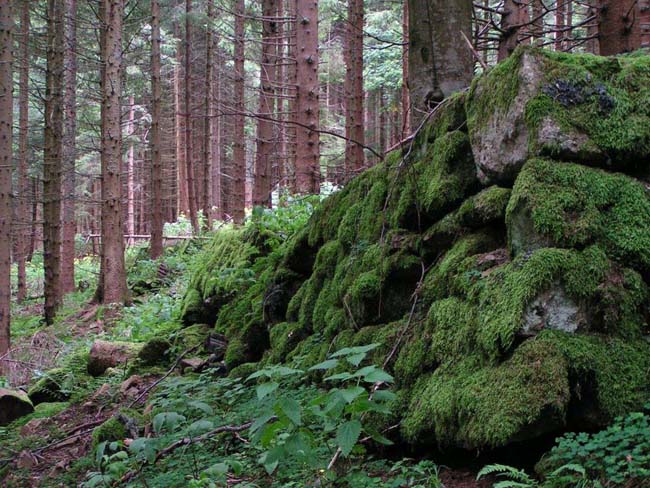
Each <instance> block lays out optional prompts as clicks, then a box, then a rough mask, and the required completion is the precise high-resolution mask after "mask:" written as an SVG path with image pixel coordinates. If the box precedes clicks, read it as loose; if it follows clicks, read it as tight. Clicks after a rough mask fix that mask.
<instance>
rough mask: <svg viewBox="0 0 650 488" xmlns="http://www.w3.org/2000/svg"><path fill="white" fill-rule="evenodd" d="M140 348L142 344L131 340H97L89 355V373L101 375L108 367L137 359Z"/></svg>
mask: <svg viewBox="0 0 650 488" xmlns="http://www.w3.org/2000/svg"><path fill="white" fill-rule="evenodd" d="M140 349H142V345H141V344H133V343H131V342H107V341H101V340H98V341H95V342H94V343H93V346H92V347H91V348H90V355H89V356H88V373H89V374H90V375H92V376H101V375H102V374H104V372H105V371H106V370H107V369H108V368H114V367H116V366H120V365H124V364H126V363H128V362H129V361H131V360H133V359H135V358H136V357H137V355H138V353H139V352H140Z"/></svg>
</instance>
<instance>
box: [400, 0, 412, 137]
mask: <svg viewBox="0 0 650 488" xmlns="http://www.w3.org/2000/svg"><path fill="white" fill-rule="evenodd" d="M403 16H404V18H403V19H402V131H401V139H402V140H404V139H406V137H407V136H408V135H409V134H410V133H411V93H410V90H409V58H410V54H409V44H410V41H409V38H410V36H409V22H410V21H409V16H410V13H409V2H408V0H405V1H404V11H403Z"/></svg>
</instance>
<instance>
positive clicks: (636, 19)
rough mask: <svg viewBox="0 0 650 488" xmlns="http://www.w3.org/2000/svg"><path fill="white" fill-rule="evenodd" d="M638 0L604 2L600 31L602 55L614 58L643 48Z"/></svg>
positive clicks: (601, 11) (602, 3) (602, 2)
mask: <svg viewBox="0 0 650 488" xmlns="http://www.w3.org/2000/svg"><path fill="white" fill-rule="evenodd" d="M640 16H641V12H640V8H639V2H638V0H602V1H601V6H600V18H599V22H598V25H599V31H600V54H601V55H603V56H612V55H615V54H620V53H625V52H630V51H634V50H635V49H639V48H640V47H641V22H640Z"/></svg>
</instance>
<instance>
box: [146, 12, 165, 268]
mask: <svg viewBox="0 0 650 488" xmlns="http://www.w3.org/2000/svg"><path fill="white" fill-rule="evenodd" d="M161 109H162V94H161V88H160V4H159V3H158V0H151V139H150V140H151V147H150V151H151V241H150V243H149V256H150V257H151V259H157V258H159V257H160V256H162V253H163V214H162V158H161V153H160V118H161Z"/></svg>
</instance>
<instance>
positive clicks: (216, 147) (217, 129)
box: [210, 41, 224, 220]
mask: <svg viewBox="0 0 650 488" xmlns="http://www.w3.org/2000/svg"><path fill="white" fill-rule="evenodd" d="M214 45H215V52H214V55H215V61H216V63H215V66H214V77H215V79H214V81H213V83H212V86H213V93H212V111H213V116H211V117H210V120H211V121H212V124H213V125H212V130H213V135H212V205H213V206H214V207H215V210H214V212H213V218H215V219H217V220H222V219H223V198H222V184H221V172H222V166H221V155H222V152H224V151H223V148H222V141H223V139H222V128H223V120H222V118H221V117H215V116H214V115H216V112H217V107H220V106H221V98H222V96H221V93H222V84H223V74H222V67H223V66H222V59H223V57H222V56H221V54H220V51H219V49H218V46H219V43H218V41H217V42H214Z"/></svg>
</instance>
